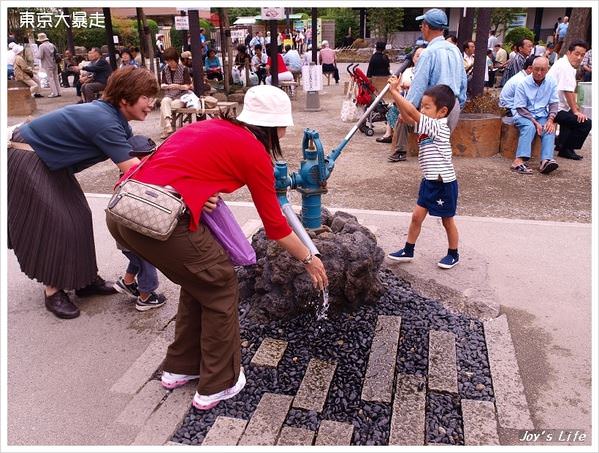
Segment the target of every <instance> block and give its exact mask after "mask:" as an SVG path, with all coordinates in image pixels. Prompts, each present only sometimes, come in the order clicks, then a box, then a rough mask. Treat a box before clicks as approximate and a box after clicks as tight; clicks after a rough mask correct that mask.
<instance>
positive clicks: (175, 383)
mask: <svg viewBox="0 0 599 453" xmlns="http://www.w3.org/2000/svg"><path fill="white" fill-rule="evenodd" d="M199 377H200V375H199V374H176V373H169V372H168V371H163V372H162V379H161V382H162V386H163V387H164V388H166V389H169V390H172V389H176V388H177V387H181V386H183V385H185V384H187V383H188V382H189V381H193V380H194V379H198V378H199Z"/></svg>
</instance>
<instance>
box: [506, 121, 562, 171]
mask: <svg viewBox="0 0 599 453" xmlns="http://www.w3.org/2000/svg"><path fill="white" fill-rule="evenodd" d="M535 119H536V120H537V121H538V122H539V123H540V124H541V125H542V126H544V125H545V123H546V122H547V118H535ZM514 124H515V125H516V127H517V128H518V129H519V131H520V136H519V137H518V148H517V149H516V157H527V158H529V159H530V154H531V149H532V141H533V140H534V138H535V135H536V133H537V129H536V127H535V125H534V124H533V122H532V121H530V120H529V119H527V118H524V117H522V116H520V115H516V116H515V117H514ZM554 145H555V133H553V134H549V133H547V132H545V131H543V133H542V134H541V160H547V159H553V148H554Z"/></svg>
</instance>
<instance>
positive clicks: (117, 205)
mask: <svg viewBox="0 0 599 453" xmlns="http://www.w3.org/2000/svg"><path fill="white" fill-rule="evenodd" d="M154 152H156V151H154ZM152 154H154V153H152ZM152 154H150V155H149V156H148V157H147V158H145V159H144V160H143V161H142V162H141V163H140V164H139V165H138V166H137V168H136V169H135V170H134V171H133V172H132V173H131V174H130V175H129V177H128V178H127V179H126V180H124V181H123V182H121V183H120V184H119V186H118V187H117V189H116V191H115V193H114V195H113V196H112V198H111V199H110V201H109V202H108V207H107V208H106V217H107V218H110V219H112V220H114V221H115V222H116V223H118V224H120V225H123V226H125V227H127V228H130V229H132V230H133V231H137V232H138V233H140V234H143V235H144V236H148V237H151V238H154V239H157V240H159V241H166V240H167V239H168V238H169V237H170V235H171V234H172V232H173V230H174V229H175V227H176V226H177V223H178V221H179V217H181V214H183V212H184V211H185V208H186V206H185V203H184V202H183V199H182V198H181V195H179V194H178V193H177V192H176V191H175V190H174V189H168V188H165V187H161V186H156V185H153V184H147V183H143V182H140V181H135V180H133V179H131V177H132V176H133V175H134V174H135V173H136V172H137V171H138V170H139V169H140V168H141V167H142V166H143V164H144V163H145V162H146V161H147V160H148V159H150V157H152Z"/></svg>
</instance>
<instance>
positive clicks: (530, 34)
mask: <svg viewBox="0 0 599 453" xmlns="http://www.w3.org/2000/svg"><path fill="white" fill-rule="evenodd" d="M521 39H529V40H531V41H532V42H534V40H535V33H534V31H532V30H531V29H530V28H526V27H516V28H512V29H511V30H510V31H509V32H508V33H507V35H505V39H504V41H503V47H504V48H505V49H510V48H511V47H512V45H513V44H516V43H517V42H518V41H520V40H521Z"/></svg>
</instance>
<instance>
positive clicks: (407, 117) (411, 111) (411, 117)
mask: <svg viewBox="0 0 599 453" xmlns="http://www.w3.org/2000/svg"><path fill="white" fill-rule="evenodd" d="M389 87H390V88H389V92H390V93H391V96H393V100H394V101H395V105H397V108H398V109H399V112H400V113H401V118H402V120H403V121H404V122H406V123H409V122H413V123H418V122H419V121H420V112H419V111H418V109H417V108H416V107H414V106H413V105H412V103H411V102H410V101H408V100H407V99H406V98H404V97H403V96H402V95H401V93H400V92H399V78H398V77H397V76H391V77H390V78H389Z"/></svg>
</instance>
